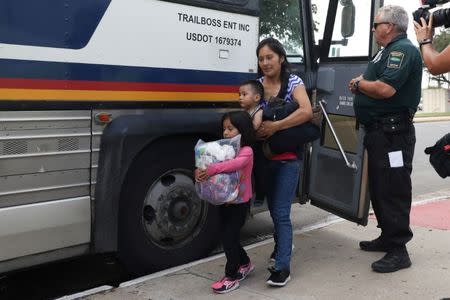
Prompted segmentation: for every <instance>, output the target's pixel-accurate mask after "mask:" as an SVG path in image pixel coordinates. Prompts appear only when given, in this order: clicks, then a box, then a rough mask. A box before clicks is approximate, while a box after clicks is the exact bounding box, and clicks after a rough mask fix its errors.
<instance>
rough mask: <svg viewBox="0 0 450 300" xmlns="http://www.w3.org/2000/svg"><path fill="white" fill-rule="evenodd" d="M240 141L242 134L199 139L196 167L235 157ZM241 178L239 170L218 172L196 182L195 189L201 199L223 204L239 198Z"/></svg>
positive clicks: (196, 151)
mask: <svg viewBox="0 0 450 300" xmlns="http://www.w3.org/2000/svg"><path fill="white" fill-rule="evenodd" d="M240 141H241V135H237V136H235V137H234V138H231V139H221V140H217V141H213V142H204V141H203V140H199V141H198V142H197V144H196V145H195V148H194V150H195V167H197V168H200V169H206V168H207V167H208V165H210V164H212V163H217V162H222V161H226V160H230V159H233V158H235V157H236V155H237V154H238V153H239V149H240V144H241V143H240ZM239 178H240V172H239V171H236V172H230V173H221V174H216V175H213V176H211V177H209V178H208V179H207V180H205V181H203V182H196V183H195V189H196V191H197V194H198V195H199V197H200V198H201V199H203V200H205V201H208V202H209V203H211V204H214V205H221V204H225V203H228V202H232V201H234V200H235V199H236V198H237V196H238V194H239Z"/></svg>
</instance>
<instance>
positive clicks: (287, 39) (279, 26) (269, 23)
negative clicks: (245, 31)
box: [259, 0, 303, 63]
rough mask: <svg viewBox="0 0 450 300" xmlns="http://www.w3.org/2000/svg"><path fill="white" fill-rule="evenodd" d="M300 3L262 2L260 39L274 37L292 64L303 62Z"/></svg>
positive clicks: (269, 0)
mask: <svg viewBox="0 0 450 300" xmlns="http://www.w3.org/2000/svg"><path fill="white" fill-rule="evenodd" d="M300 16H301V15H300V7H299V1H272V0H262V1H261V6H260V24H259V34H260V39H261V40H262V39H264V38H266V37H274V38H276V39H278V40H279V41H280V42H281V43H282V44H283V46H284V48H285V49H286V52H287V56H288V58H289V62H291V63H302V62H303V41H302V37H301V32H300V24H301V23H302V22H301V17H300Z"/></svg>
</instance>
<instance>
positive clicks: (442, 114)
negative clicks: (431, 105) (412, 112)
mask: <svg viewBox="0 0 450 300" xmlns="http://www.w3.org/2000/svg"><path fill="white" fill-rule="evenodd" d="M415 117H416V118H420V117H450V112H435V113H422V112H420V113H419V112H417V113H416V116H415Z"/></svg>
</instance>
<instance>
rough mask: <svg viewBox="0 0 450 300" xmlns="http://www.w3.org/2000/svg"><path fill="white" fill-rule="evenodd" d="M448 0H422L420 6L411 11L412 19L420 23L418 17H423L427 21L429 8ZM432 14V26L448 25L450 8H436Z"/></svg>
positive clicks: (449, 22) (449, 23)
mask: <svg viewBox="0 0 450 300" xmlns="http://www.w3.org/2000/svg"><path fill="white" fill-rule="evenodd" d="M448 1H450V0H422V7H420V8H419V9H418V10H416V11H415V12H413V18H414V21H416V22H418V23H420V18H424V19H425V21H426V22H427V23H428V21H429V19H430V14H431V13H430V11H429V9H430V8H434V7H436V5H440V4H444V3H447V2H448ZM432 14H433V27H440V26H444V27H445V28H447V27H450V8H443V9H438V10H436V11H434V12H433V13H432Z"/></svg>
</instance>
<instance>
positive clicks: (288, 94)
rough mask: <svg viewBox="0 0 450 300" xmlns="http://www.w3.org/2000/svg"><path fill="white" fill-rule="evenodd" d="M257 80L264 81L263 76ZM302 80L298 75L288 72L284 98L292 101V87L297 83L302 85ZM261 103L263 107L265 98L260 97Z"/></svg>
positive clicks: (265, 102) (265, 103)
mask: <svg viewBox="0 0 450 300" xmlns="http://www.w3.org/2000/svg"><path fill="white" fill-rule="evenodd" d="M258 80H259V82H261V83H263V81H264V76H262V77H260V78H258ZM303 84H304V83H303V80H302V79H301V78H300V77H298V76H297V75H295V74H289V81H288V85H287V92H286V96H285V97H284V100H286V101H288V102H294V101H295V100H294V96H293V95H292V93H293V92H294V89H295V88H296V87H297V86H299V85H303ZM261 105H262V106H263V107H264V106H266V105H267V101H266V99H262V100H261Z"/></svg>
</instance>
